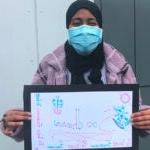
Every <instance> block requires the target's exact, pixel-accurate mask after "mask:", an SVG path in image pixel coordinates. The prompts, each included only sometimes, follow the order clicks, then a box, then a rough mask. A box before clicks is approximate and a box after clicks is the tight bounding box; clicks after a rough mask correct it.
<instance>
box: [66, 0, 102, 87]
mask: <svg viewBox="0 0 150 150" xmlns="http://www.w3.org/2000/svg"><path fill="white" fill-rule="evenodd" d="M82 8H85V9H88V10H89V11H90V12H91V13H92V14H93V15H94V16H95V18H96V20H97V22H98V24H99V27H101V28H102V15H101V11H100V10H99V8H98V6H97V5H96V4H95V3H93V2H91V1H88V0H77V1H75V2H73V3H72V4H71V5H70V7H69V8H68V10H67V13H66V27H67V28H69V24H70V22H71V19H72V17H73V16H74V15H75V13H76V12H77V11H78V10H80V9H82ZM65 53H66V67H67V68H68V69H69V71H70V72H71V84H86V82H85V80H84V77H83V74H84V73H85V72H87V71H90V76H89V78H88V79H89V80H90V81H91V82H92V84H103V82H102V80H101V71H100V70H101V69H102V67H103V64H104V51H103V42H101V44H99V45H98V46H97V48H96V49H95V50H94V51H93V52H92V53H91V54H90V55H87V56H81V55H79V54H78V53H77V52H76V51H75V50H74V48H73V47H72V46H71V45H70V44H69V43H68V41H67V42H66V43H65Z"/></svg>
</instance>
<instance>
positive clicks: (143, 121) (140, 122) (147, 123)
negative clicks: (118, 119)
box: [131, 109, 150, 130]
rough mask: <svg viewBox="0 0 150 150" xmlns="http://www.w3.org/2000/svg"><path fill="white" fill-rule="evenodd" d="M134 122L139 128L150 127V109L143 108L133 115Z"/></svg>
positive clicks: (146, 128)
mask: <svg viewBox="0 0 150 150" xmlns="http://www.w3.org/2000/svg"><path fill="white" fill-rule="evenodd" d="M131 120H132V124H133V126H134V127H135V128H137V129H145V130H148V129H150V109H146V110H141V111H140V112H136V113H133V114H132V116H131Z"/></svg>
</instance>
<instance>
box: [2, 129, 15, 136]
mask: <svg viewBox="0 0 150 150" xmlns="http://www.w3.org/2000/svg"><path fill="white" fill-rule="evenodd" d="M3 132H4V134H5V135H7V136H11V135H12V134H13V130H10V129H9V128H6V129H5V130H4V131H3Z"/></svg>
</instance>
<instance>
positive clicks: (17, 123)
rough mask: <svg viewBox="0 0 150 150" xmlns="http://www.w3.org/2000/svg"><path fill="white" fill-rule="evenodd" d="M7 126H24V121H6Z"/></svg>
mask: <svg viewBox="0 0 150 150" xmlns="http://www.w3.org/2000/svg"><path fill="white" fill-rule="evenodd" d="M5 126H7V127H19V126H23V122H6V125H5Z"/></svg>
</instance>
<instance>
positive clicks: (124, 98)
mask: <svg viewBox="0 0 150 150" xmlns="http://www.w3.org/2000/svg"><path fill="white" fill-rule="evenodd" d="M130 99H131V98H130V95H129V94H128V93H123V94H121V95H120V100H121V102H122V103H124V104H127V103H129V101H130Z"/></svg>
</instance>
